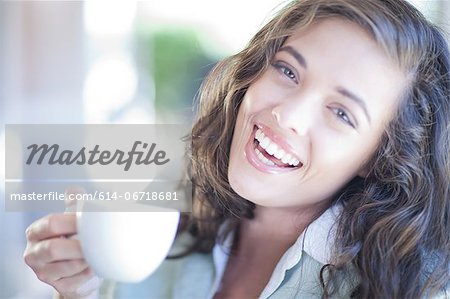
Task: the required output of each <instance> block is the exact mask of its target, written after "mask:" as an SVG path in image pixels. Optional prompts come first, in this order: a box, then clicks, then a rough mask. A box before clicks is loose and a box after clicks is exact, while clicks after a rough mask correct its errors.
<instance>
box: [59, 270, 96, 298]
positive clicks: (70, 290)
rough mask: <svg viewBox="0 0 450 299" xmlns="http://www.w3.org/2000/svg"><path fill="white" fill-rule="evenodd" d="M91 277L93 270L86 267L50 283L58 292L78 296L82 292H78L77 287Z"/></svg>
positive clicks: (68, 295)
mask: <svg viewBox="0 0 450 299" xmlns="http://www.w3.org/2000/svg"><path fill="white" fill-rule="evenodd" d="M92 277H94V272H93V271H92V269H91V268H89V267H88V268H86V269H84V270H83V271H82V272H80V273H78V274H75V275H73V276H71V277H65V278H61V279H59V280H57V281H55V282H53V283H52V285H53V287H54V288H55V289H56V290H57V291H58V292H59V293H60V294H65V296H67V297H70V296H80V295H83V294H79V293H78V289H79V288H80V287H81V286H82V285H83V284H84V283H86V282H87V281H88V280H90V279H91V278H92Z"/></svg>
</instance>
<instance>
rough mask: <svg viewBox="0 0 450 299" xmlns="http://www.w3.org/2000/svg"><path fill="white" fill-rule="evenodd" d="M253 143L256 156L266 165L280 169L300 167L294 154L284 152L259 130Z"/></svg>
mask: <svg viewBox="0 0 450 299" xmlns="http://www.w3.org/2000/svg"><path fill="white" fill-rule="evenodd" d="M255 143H256V147H255V152H256V154H257V155H258V157H260V158H261V160H262V161H263V162H264V163H266V164H268V165H271V166H273V165H277V166H280V167H289V166H293V167H296V166H299V165H300V160H299V159H297V158H296V157H295V156H294V154H292V153H289V152H288V151H286V150H284V149H283V148H282V147H281V146H280V145H279V144H277V143H276V142H275V141H273V140H271V139H270V137H268V136H266V135H265V134H264V132H263V131H262V130H261V129H259V128H258V129H257V130H256V133H255ZM258 145H259V146H258ZM261 149H262V150H261Z"/></svg>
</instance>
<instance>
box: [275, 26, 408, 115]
mask: <svg viewBox="0 0 450 299" xmlns="http://www.w3.org/2000/svg"><path fill="white" fill-rule="evenodd" d="M283 46H290V47H292V48H294V49H295V50H296V51H298V52H299V53H300V54H301V55H302V57H304V60H305V62H306V69H305V70H303V73H304V74H303V77H304V78H303V80H304V82H303V83H304V84H316V86H317V87H318V88H321V89H323V90H326V89H327V88H330V89H332V88H333V89H334V88H336V87H344V88H346V89H348V90H351V91H352V92H353V93H355V94H358V95H359V96H360V97H361V98H363V99H364V100H365V101H366V102H367V103H366V104H367V106H368V108H369V109H371V110H372V111H371V114H375V115H378V116H380V117H381V118H382V119H384V120H387V119H388V118H390V117H391V116H392V114H391V113H390V112H393V111H396V108H397V107H398V104H399V101H400V98H401V94H402V92H403V90H404V88H405V86H406V75H405V74H404V72H403V71H402V70H400V69H399V67H398V64H396V63H395V62H394V61H392V59H391V58H390V56H389V55H388V54H387V53H386V52H385V51H384V50H383V48H382V47H381V46H380V45H378V44H377V42H376V41H375V40H374V38H373V37H372V36H371V35H370V34H369V33H368V32H367V31H366V30H365V29H364V28H362V27H361V26H359V25H357V24H356V23H353V22H350V21H347V20H344V19H340V18H329V19H324V20H318V21H316V22H314V23H312V24H310V25H309V26H307V27H305V28H300V29H297V30H296V31H295V32H294V33H293V34H292V35H291V36H290V37H289V38H288V39H287V40H286V42H285V43H284V45H283ZM277 56H282V57H284V58H286V59H290V62H293V63H295V61H294V60H293V59H292V58H291V57H289V56H290V55H289V54H288V53H285V52H284V51H281V52H279V53H278V54H277Z"/></svg>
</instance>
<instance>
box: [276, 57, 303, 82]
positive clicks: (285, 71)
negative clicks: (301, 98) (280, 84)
mask: <svg viewBox="0 0 450 299" xmlns="http://www.w3.org/2000/svg"><path fill="white" fill-rule="evenodd" d="M272 66H273V67H274V68H275V69H277V70H278V71H279V72H280V73H281V74H282V75H284V76H286V77H288V78H289V79H290V80H292V81H294V82H295V83H298V79H297V75H296V74H295V72H294V71H293V70H292V69H291V68H290V67H289V66H287V65H286V64H284V63H282V62H279V61H277V62H274V63H272Z"/></svg>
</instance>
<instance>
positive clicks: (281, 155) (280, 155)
mask: <svg viewBox="0 0 450 299" xmlns="http://www.w3.org/2000/svg"><path fill="white" fill-rule="evenodd" d="M284 154H286V152H285V151H283V150H282V149H281V148H280V149H279V150H277V152H276V153H275V155H274V156H275V158H277V159H281V158H282V157H283V156H284Z"/></svg>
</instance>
